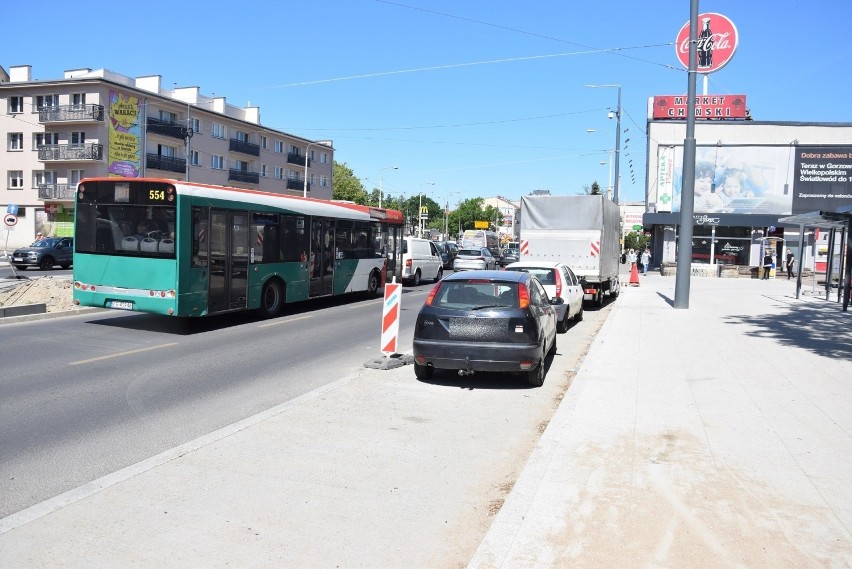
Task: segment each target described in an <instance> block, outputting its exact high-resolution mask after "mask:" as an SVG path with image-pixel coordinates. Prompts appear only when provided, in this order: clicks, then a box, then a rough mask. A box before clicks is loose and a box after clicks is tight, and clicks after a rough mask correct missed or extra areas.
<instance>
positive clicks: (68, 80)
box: [0, 65, 334, 248]
mask: <svg viewBox="0 0 852 569" xmlns="http://www.w3.org/2000/svg"><path fill="white" fill-rule="evenodd" d="M0 135H2V137H3V141H4V143H5V149H3V150H2V151H0V173H2V175H3V179H4V182H5V183H4V184H3V185H2V186H0V207H2V208H3V209H2V211H3V212H10V211H13V212H16V216H17V223H16V224H15V225H13V226H11V227H10V226H7V225H3V226H0V230H3V231H2V233H3V234H2V235H0V238H2V239H3V240H4V242H6V243H8V247H9V248H11V247H14V246H18V245H23V244H29V243H30V242H31V241H32V239H33V237H34V236H35V234H36V233H39V232H41V233H43V234H45V235H56V236H70V235H73V219H74V192H75V187H76V184H77V183H78V182H79V181H80V180H81V179H83V178H88V177H96V176H110V175H117V176H132V177H140V176H147V177H157V178H172V179H179V180H188V181H191V182H199V183H204V184H214V185H222V186H232V187H240V188H248V189H252V190H259V191H266V192H273V193H280V194H289V195H298V196H301V195H307V196H308V197H315V198H322V199H331V191H332V184H331V178H332V165H333V162H334V149H333V146H332V143H331V142H330V141H312V140H307V139H304V138H300V137H298V136H295V135H292V134H288V133H285V132H282V131H279V130H275V129H272V128H269V127H266V126H263V125H262V124H261V122H260V108H259V107H251V106H249V107H238V106H234V105H230V104H228V103H227V101H226V98H225V97H208V96H204V95H202V94H201V92H200V89H199V87H178V88H174V89H164V88H163V86H162V78H161V76H159V75H151V76H144V77H135V78H132V77H127V76H124V75H120V74H118V73H115V72H112V71H109V70H106V69H97V70H92V69H72V70H68V71H65V72H64V77H62V78H61V79H53V80H43V79H38V80H34V79H33V73H32V68H31V66H29V65H21V66H14V67H10V68H9V71H8V72H6V71H5V70H4V69H3V68H2V67H0ZM6 232H8V233H6ZM7 238H8V239H7Z"/></svg>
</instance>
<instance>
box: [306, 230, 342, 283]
mask: <svg viewBox="0 0 852 569" xmlns="http://www.w3.org/2000/svg"><path fill="white" fill-rule="evenodd" d="M311 263H312V265H311V287H310V297H311V298H313V297H315V296H328V295H330V294H332V292H334V288H333V285H334V266H335V264H336V260H335V258H334V220H331V219H317V218H314V219H313V220H312V221H311Z"/></svg>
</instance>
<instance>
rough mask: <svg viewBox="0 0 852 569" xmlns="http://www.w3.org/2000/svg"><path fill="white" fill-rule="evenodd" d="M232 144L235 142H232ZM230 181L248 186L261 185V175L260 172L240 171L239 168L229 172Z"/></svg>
mask: <svg viewBox="0 0 852 569" xmlns="http://www.w3.org/2000/svg"><path fill="white" fill-rule="evenodd" d="M231 142H234V141H233V140H232V141H231ZM228 180H233V181H235V182H246V183H248V184H259V183H260V174H259V173H258V172H249V171H248V170H240V169H239V168H231V169H230V170H229V171H228Z"/></svg>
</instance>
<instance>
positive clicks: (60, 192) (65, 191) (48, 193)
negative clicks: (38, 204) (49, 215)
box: [38, 184, 77, 200]
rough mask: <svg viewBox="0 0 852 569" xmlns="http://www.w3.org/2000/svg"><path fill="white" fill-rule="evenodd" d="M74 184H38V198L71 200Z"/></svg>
mask: <svg viewBox="0 0 852 569" xmlns="http://www.w3.org/2000/svg"><path fill="white" fill-rule="evenodd" d="M76 190H77V185H76V184H39V185H38V199H40V200H73V199H74V192H75V191H76Z"/></svg>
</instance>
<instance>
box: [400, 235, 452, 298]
mask: <svg viewBox="0 0 852 569" xmlns="http://www.w3.org/2000/svg"><path fill="white" fill-rule="evenodd" d="M442 276H444V267H443V265H442V264H441V255H440V254H439V253H438V248H437V247H436V246H435V243H434V242H432V241H429V240H428V239H420V238H417V237H406V238H404V239H403V240H402V280H403V282H406V283H409V284H412V285H414V286H417V285H419V284H420V281H421V280H422V279H428V280H435V281H439V280H441V277H442Z"/></svg>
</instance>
